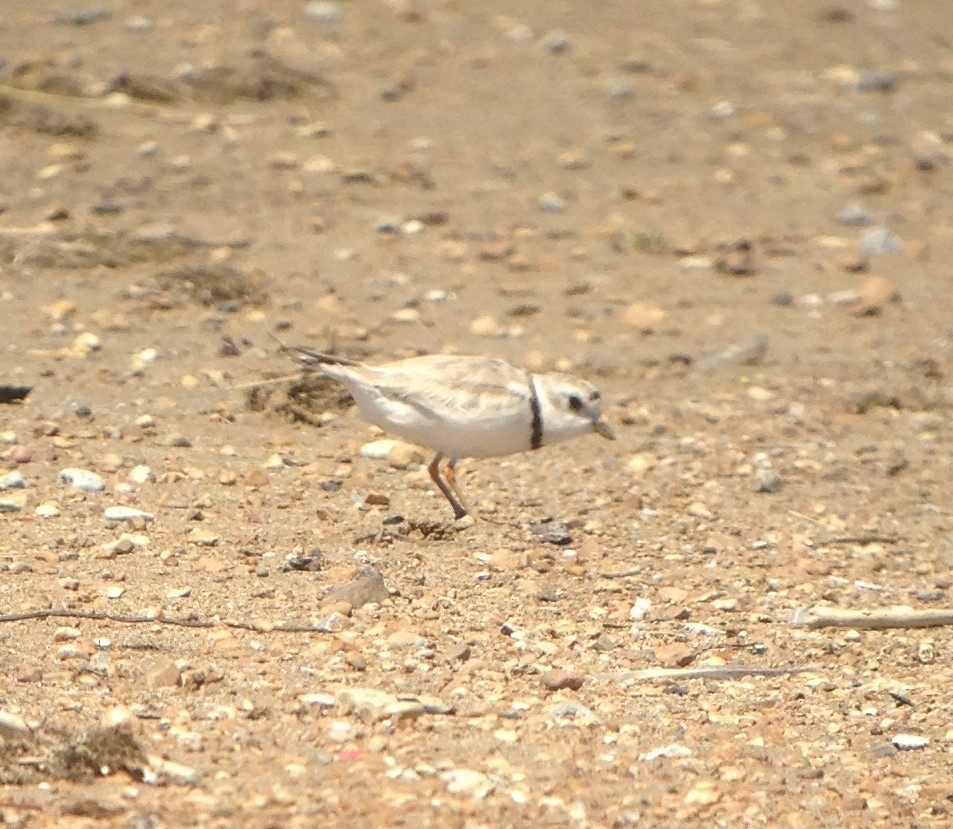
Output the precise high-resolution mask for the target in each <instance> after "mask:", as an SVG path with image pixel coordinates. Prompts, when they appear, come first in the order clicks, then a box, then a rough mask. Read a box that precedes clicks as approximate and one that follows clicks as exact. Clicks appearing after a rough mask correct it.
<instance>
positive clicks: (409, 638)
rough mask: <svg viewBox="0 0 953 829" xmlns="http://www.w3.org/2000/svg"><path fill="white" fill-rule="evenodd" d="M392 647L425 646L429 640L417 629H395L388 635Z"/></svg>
mask: <svg viewBox="0 0 953 829" xmlns="http://www.w3.org/2000/svg"><path fill="white" fill-rule="evenodd" d="M387 644H388V645H390V646H391V647H392V648H424V647H426V646H427V640H426V639H425V638H424V637H423V636H421V635H420V634H419V633H417V631H415V630H395V631H394V632H393V633H392V634H390V636H388V637H387Z"/></svg>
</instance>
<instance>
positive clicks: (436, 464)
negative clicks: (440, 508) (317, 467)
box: [427, 452, 469, 518]
mask: <svg viewBox="0 0 953 829" xmlns="http://www.w3.org/2000/svg"><path fill="white" fill-rule="evenodd" d="M441 460H443V455H442V454H441V453H440V452H438V453H437V455H436V457H435V458H434V459H433V460H432V461H431V462H430V466H428V467H427V471H428V472H429V473H430V480H432V481H433V482H434V483H435V484H436V485H437V489H439V490H440V492H441V493H442V494H443V497H444V498H446V499H447V500H448V501H449V502H450V506H451V507H453V517H454V518H463V516H464V515H468V514H469V512H468V510H467V509H466V507H464V506H463V504H462V503H460V499H459V497H458V495H457V494H456V491H455V490H456V486H453V483H452V482H453V481H455V479H456V475H455V474H454V467H455V462H454V461H450V463H449V464H447V480H449V481H450V482H451V486H453V488H452V489H451V486H448V485H447V481H445V480H444V479H443V478H441V477H440V461H441Z"/></svg>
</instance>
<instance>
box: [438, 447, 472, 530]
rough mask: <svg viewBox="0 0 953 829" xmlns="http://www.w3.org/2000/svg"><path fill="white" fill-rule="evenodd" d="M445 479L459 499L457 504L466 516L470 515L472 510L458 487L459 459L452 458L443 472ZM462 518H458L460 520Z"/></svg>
mask: <svg viewBox="0 0 953 829" xmlns="http://www.w3.org/2000/svg"><path fill="white" fill-rule="evenodd" d="M443 477H444V478H446V479H447V483H448V484H450V489H452V490H453V494H454V495H455V496H456V497H457V503H459V504H460V505H461V506H462V507H463V509H464V510H465V511H466V513H465V514H470V513H471V512H472V510H471V509H470V507H468V506H467V504H466V499H465V498H464V497H463V495H462V494H461V493H460V489H459V487H458V486H457V459H456V458H450V460H449V462H448V463H447V465H446V467H445V468H444V470H443ZM460 517H461V516H459V515H458V516H457V518H460Z"/></svg>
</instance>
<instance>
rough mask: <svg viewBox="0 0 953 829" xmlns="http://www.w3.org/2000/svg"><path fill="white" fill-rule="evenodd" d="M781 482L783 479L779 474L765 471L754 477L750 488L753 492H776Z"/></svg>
mask: <svg viewBox="0 0 953 829" xmlns="http://www.w3.org/2000/svg"><path fill="white" fill-rule="evenodd" d="M783 483H784V481H783V479H782V478H781V476H780V475H777V474H775V473H772V472H767V473H764V474H761V475H758V477H757V478H755V480H754V484H753V485H752V489H753V490H754V491H755V492H778V491H779V490H780V489H781V486H782V485H783Z"/></svg>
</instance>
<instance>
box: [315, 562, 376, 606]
mask: <svg viewBox="0 0 953 829" xmlns="http://www.w3.org/2000/svg"><path fill="white" fill-rule="evenodd" d="M389 598H390V590H388V589H387V585H386V584H385V582H384V577H383V576H382V575H381V574H380V573H378V572H377V571H376V570H373V569H371V568H370V567H367V568H364V569H363V570H361V572H360V574H359V575H358V577H357V578H356V579H354V580H353V581H350V582H347V583H346V584H340V585H338V586H337V587H334V588H332V590H331V591H330V592H329V593H328V594H327V595H326V596H325V597H324V599H323V600H322V601H321V606H322V607H327V606H328V605H333V604H336V603H338V602H347V603H348V604H349V605H350V606H351V607H363V606H364V605H366V604H371V603H372V602H377V603H380V602H382V601H384V599H389Z"/></svg>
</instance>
